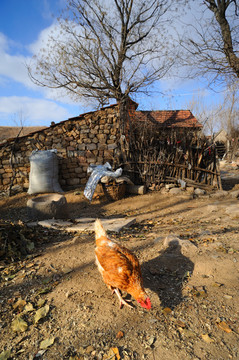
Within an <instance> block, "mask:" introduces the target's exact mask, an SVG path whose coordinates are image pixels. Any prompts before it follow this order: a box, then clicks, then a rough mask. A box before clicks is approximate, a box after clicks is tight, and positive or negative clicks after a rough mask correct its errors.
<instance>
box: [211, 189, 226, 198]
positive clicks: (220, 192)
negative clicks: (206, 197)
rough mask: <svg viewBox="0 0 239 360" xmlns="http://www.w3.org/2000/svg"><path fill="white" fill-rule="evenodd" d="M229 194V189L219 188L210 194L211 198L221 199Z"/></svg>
mask: <svg viewBox="0 0 239 360" xmlns="http://www.w3.org/2000/svg"><path fill="white" fill-rule="evenodd" d="M227 195H228V191H225V190H218V191H216V192H215V193H212V194H210V198H213V199H220V198H223V197H225V196H227Z"/></svg>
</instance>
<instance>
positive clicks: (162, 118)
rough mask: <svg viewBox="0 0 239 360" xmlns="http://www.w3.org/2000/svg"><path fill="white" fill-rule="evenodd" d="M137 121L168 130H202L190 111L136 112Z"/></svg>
mask: <svg viewBox="0 0 239 360" xmlns="http://www.w3.org/2000/svg"><path fill="white" fill-rule="evenodd" d="M135 120H136V121H151V122H152V123H155V124H158V125H159V126H160V127H166V128H176V127H180V128H182V127H183V128H185V127H187V128H188V127H196V128H202V124H200V123H199V122H198V121H197V119H196V118H195V117H194V116H193V114H192V113H191V111H190V110H156V111H136V112H135Z"/></svg>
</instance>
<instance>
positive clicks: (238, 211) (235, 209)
mask: <svg viewBox="0 0 239 360" xmlns="http://www.w3.org/2000/svg"><path fill="white" fill-rule="evenodd" d="M226 214H228V215H229V216H230V218H232V219H237V218H239V204H233V205H230V206H228V207H227V208H226Z"/></svg>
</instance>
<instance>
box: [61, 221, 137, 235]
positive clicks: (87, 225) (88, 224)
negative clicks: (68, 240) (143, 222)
mask: <svg viewBox="0 0 239 360" xmlns="http://www.w3.org/2000/svg"><path fill="white" fill-rule="evenodd" d="M78 220H79V219H78ZM86 220H87V221H85V222H84V218H81V221H78V224H76V225H72V226H70V227H67V228H66V229H65V230H66V231H69V232H74V231H94V222H95V219H92V218H90V219H89V218H86ZM100 220H101V222H102V225H103V227H104V229H105V230H106V231H114V232H120V230H122V229H123V228H125V227H128V226H130V225H132V224H134V223H135V222H136V219H135V218H116V219H100Z"/></svg>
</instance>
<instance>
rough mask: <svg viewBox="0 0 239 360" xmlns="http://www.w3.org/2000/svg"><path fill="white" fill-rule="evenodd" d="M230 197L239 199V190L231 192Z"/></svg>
mask: <svg viewBox="0 0 239 360" xmlns="http://www.w3.org/2000/svg"><path fill="white" fill-rule="evenodd" d="M229 196H230V198H232V199H238V198H239V190H233V191H230V192H229Z"/></svg>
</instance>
